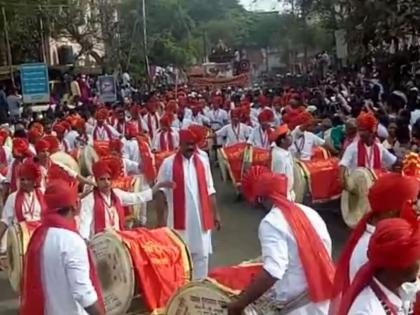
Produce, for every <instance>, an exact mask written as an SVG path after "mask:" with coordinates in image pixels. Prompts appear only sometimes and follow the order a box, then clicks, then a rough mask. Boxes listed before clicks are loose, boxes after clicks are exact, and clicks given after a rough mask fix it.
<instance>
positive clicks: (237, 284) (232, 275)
mask: <svg viewBox="0 0 420 315" xmlns="http://www.w3.org/2000/svg"><path fill="white" fill-rule="evenodd" d="M262 269H263V266H262V264H244V265H237V266H227V267H219V268H215V269H213V270H211V271H210V273H209V276H208V278H210V280H211V281H215V282H216V283H217V284H220V285H222V286H224V287H227V288H229V289H230V290H233V291H242V290H245V289H246V288H247V287H248V286H249V285H250V284H251V283H252V281H253V280H254V279H255V277H256V275H258V274H259V273H260V272H261V270H262Z"/></svg>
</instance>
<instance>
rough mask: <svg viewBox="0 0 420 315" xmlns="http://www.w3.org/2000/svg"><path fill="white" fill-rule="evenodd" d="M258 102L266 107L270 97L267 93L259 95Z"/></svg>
mask: <svg viewBox="0 0 420 315" xmlns="http://www.w3.org/2000/svg"><path fill="white" fill-rule="evenodd" d="M258 103H259V104H260V106H262V107H264V106H267V105H268V98H267V97H266V96H265V95H260V96H258Z"/></svg>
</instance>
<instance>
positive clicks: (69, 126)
mask: <svg viewBox="0 0 420 315" xmlns="http://www.w3.org/2000/svg"><path fill="white" fill-rule="evenodd" d="M59 124H60V125H61V126H63V127H64V129H65V130H66V131H69V130H70V129H71V125H70V123H69V122H68V121H66V120H63V121H62V122H60V123H59Z"/></svg>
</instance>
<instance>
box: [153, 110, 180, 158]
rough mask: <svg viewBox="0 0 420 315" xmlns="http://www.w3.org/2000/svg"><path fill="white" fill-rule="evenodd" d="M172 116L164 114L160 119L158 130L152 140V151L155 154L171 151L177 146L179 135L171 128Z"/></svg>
mask: <svg viewBox="0 0 420 315" xmlns="http://www.w3.org/2000/svg"><path fill="white" fill-rule="evenodd" d="M172 120H173V116H172V114H169V113H166V114H165V115H163V116H162V118H161V119H160V129H159V130H158V131H157V132H156V134H155V136H154V138H153V144H152V149H153V150H154V151H156V152H161V151H173V150H175V149H177V148H178V146H179V133H178V131H177V130H175V129H174V128H172V127H171V125H172Z"/></svg>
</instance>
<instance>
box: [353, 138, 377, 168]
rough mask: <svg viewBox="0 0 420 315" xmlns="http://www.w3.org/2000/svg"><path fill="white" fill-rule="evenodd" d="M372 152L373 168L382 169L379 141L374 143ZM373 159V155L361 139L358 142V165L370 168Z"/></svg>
mask: <svg viewBox="0 0 420 315" xmlns="http://www.w3.org/2000/svg"><path fill="white" fill-rule="evenodd" d="M371 152H372V155H373V169H375V170H376V169H381V168H382V167H381V154H380V152H379V146H378V144H377V143H374V144H373V145H372V151H371ZM371 160H372V156H368V154H367V150H366V146H365V145H364V143H363V142H362V141H361V140H359V141H358V142H357V166H358V167H368V168H370V162H371Z"/></svg>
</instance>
